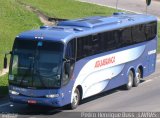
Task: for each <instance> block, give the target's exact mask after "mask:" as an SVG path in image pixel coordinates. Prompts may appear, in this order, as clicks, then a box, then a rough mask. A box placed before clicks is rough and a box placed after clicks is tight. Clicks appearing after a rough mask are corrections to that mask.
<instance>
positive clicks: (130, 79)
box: [128, 75, 132, 86]
mask: <svg viewBox="0 0 160 118" xmlns="http://www.w3.org/2000/svg"><path fill="white" fill-rule="evenodd" d="M128 81H129V82H128V86H132V75H129V77H128Z"/></svg>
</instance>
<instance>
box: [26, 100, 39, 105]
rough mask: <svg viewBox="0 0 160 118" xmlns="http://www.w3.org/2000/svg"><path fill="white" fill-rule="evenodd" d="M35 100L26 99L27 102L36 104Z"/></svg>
mask: <svg viewBox="0 0 160 118" xmlns="http://www.w3.org/2000/svg"><path fill="white" fill-rule="evenodd" d="M36 103H37V101H36V100H28V104H36Z"/></svg>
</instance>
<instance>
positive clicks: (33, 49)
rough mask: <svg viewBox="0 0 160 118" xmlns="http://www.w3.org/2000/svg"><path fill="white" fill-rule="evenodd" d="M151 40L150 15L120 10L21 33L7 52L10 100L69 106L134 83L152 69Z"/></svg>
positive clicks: (153, 52) (154, 29) (154, 38)
mask: <svg viewBox="0 0 160 118" xmlns="http://www.w3.org/2000/svg"><path fill="white" fill-rule="evenodd" d="M157 40H158V36H157V18H156V17H155V16H151V15H146V14H132V13H121V12H118V13H114V14H113V15H111V16H92V17H86V18H81V19H75V20H66V21H61V22H59V23H58V24H57V25H56V26H41V27H40V29H37V30H31V31H26V32H23V33H21V34H19V35H18V36H17V37H16V38H15V41H14V44H13V48H12V51H11V52H9V54H11V58H10V66H9V75H8V76H9V77H8V81H9V97H10V100H11V101H12V102H16V103H22V104H28V105H31V106H32V105H42V106H43V105H44V106H52V107H62V106H66V105H69V106H70V108H71V109H75V108H76V107H77V106H78V105H79V103H80V101H81V100H82V99H84V98H88V97H90V96H93V95H96V94H99V93H101V92H105V91H108V90H111V89H113V88H116V87H119V86H123V87H124V88H125V89H131V88H132V87H136V86H138V85H139V83H140V80H141V79H142V78H144V77H146V76H149V75H150V74H152V73H153V72H154V71H155V66H156V55H157V54H156V52H157ZM6 55H7V54H6ZM4 66H5V67H6V66H7V57H6V56H5V58H4Z"/></svg>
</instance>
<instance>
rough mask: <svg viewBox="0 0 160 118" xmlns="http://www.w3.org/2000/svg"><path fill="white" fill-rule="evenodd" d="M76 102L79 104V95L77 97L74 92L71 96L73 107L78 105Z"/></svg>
mask: <svg viewBox="0 0 160 118" xmlns="http://www.w3.org/2000/svg"><path fill="white" fill-rule="evenodd" d="M78 102H79V95H78V93H77V91H75V92H74V94H73V105H74V106H76V105H78Z"/></svg>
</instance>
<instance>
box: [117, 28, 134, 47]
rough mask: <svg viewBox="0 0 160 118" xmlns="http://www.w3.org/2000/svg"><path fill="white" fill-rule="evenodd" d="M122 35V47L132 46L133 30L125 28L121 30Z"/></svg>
mask: <svg viewBox="0 0 160 118" xmlns="http://www.w3.org/2000/svg"><path fill="white" fill-rule="evenodd" d="M120 32H121V33H120V34H121V40H120V43H121V47H126V46H129V45H131V44H132V34H131V28H130V27H128V28H124V29H121V30H120Z"/></svg>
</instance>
